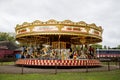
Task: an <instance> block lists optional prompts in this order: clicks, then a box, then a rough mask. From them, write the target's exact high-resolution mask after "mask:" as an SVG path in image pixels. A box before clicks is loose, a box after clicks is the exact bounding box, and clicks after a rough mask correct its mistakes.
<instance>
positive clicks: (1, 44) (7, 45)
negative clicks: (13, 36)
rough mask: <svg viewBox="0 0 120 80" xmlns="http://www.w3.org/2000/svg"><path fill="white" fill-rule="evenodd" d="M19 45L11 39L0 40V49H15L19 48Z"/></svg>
mask: <svg viewBox="0 0 120 80" xmlns="http://www.w3.org/2000/svg"><path fill="white" fill-rule="evenodd" d="M17 48H18V47H17V45H16V44H15V43H13V42H10V41H0V49H8V50H15V49H17Z"/></svg>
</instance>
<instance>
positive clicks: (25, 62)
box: [16, 59, 101, 67]
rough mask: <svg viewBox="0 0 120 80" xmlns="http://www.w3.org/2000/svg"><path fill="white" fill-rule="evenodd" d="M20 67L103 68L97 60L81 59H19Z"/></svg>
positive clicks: (17, 62) (17, 63)
mask: <svg viewBox="0 0 120 80" xmlns="http://www.w3.org/2000/svg"><path fill="white" fill-rule="evenodd" d="M16 65H18V66H28V67H32V66H37V67H40V66H41V67H44V66H48V67H53V66H58V67H64V66H65V67H86V66H88V67H97V66H101V63H100V61H99V60H96V59H79V60H40V59H18V60H17V61H16Z"/></svg>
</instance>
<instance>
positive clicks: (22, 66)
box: [21, 64, 23, 75]
mask: <svg viewBox="0 0 120 80" xmlns="http://www.w3.org/2000/svg"><path fill="white" fill-rule="evenodd" d="M21 74H22V75H23V64H22V72H21Z"/></svg>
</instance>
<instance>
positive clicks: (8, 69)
mask: <svg viewBox="0 0 120 80" xmlns="http://www.w3.org/2000/svg"><path fill="white" fill-rule="evenodd" d="M114 69H118V66H115V65H110V70H114ZM22 70H23V73H24V74H32V73H56V71H57V73H60V72H86V71H88V72H93V71H107V70H108V66H102V67H97V68H88V69H86V68H77V69H75V68H70V69H55V68H49V69H48V68H28V67H23V69H22V67H19V66H15V65H1V66H0V73H8V74H21V73H22Z"/></svg>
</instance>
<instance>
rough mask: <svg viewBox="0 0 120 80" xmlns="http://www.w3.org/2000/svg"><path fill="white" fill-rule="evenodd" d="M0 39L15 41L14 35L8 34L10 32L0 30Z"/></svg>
mask: <svg viewBox="0 0 120 80" xmlns="http://www.w3.org/2000/svg"><path fill="white" fill-rule="evenodd" d="M0 41H11V42H15V37H14V36H13V35H10V33H5V32H0Z"/></svg>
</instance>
